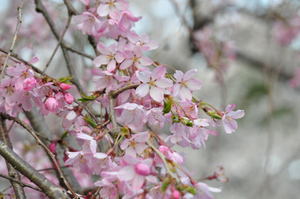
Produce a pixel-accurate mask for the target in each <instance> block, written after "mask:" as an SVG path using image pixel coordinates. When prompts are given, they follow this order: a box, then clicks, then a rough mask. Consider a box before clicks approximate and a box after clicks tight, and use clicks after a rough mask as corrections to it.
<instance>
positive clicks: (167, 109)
mask: <svg viewBox="0 0 300 199" xmlns="http://www.w3.org/2000/svg"><path fill="white" fill-rule="evenodd" d="M172 104H173V102H172V100H171V99H166V100H165V101H164V109H163V113H164V114H167V113H169V112H170V111H171V109H172Z"/></svg>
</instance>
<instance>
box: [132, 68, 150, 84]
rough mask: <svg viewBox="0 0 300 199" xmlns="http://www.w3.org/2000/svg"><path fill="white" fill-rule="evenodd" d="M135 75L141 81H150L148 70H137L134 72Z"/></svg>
mask: <svg viewBox="0 0 300 199" xmlns="http://www.w3.org/2000/svg"><path fill="white" fill-rule="evenodd" d="M136 76H137V78H138V79H139V80H140V81H141V82H143V83H147V82H149V81H150V77H151V73H150V72H149V71H142V72H141V71H139V72H136Z"/></svg>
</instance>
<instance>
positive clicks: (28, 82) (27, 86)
mask: <svg viewBox="0 0 300 199" xmlns="http://www.w3.org/2000/svg"><path fill="white" fill-rule="evenodd" d="M35 86H36V80H35V78H34V77H30V78H26V79H25V80H24V82H23V89H24V90H25V91H30V90H31V89H33V88H34V87H35Z"/></svg>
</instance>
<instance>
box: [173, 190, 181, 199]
mask: <svg viewBox="0 0 300 199" xmlns="http://www.w3.org/2000/svg"><path fill="white" fill-rule="evenodd" d="M172 199H180V192H179V191H178V190H176V189H175V190H174V191H173V193H172Z"/></svg>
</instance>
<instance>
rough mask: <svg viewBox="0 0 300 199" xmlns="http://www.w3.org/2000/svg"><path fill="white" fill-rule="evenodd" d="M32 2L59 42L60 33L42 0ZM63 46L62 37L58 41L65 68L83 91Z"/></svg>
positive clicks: (81, 90)
mask: <svg viewBox="0 0 300 199" xmlns="http://www.w3.org/2000/svg"><path fill="white" fill-rule="evenodd" d="M34 2H35V6H36V11H37V12H39V13H41V14H42V15H43V16H44V18H45V20H46V22H47V23H48V25H49V27H50V30H51V32H52V33H53V35H54V37H55V38H56V40H57V41H58V42H59V41H60V35H59V33H58V31H57V30H56V28H55V25H54V22H53V20H52V19H51V17H50V15H49V13H48V12H47V10H46V8H45V7H44V5H43V4H42V2H41V1H40V0H34ZM65 46H66V45H65V43H64V41H63V39H62V40H61V42H60V47H61V49H62V53H63V56H64V58H65V62H66V66H67V69H68V71H69V74H70V75H71V76H72V77H73V83H74V84H75V86H76V87H77V88H78V90H79V92H80V93H84V90H83V88H82V87H81V85H80V83H79V79H78V77H77V75H76V72H75V69H74V67H73V66H72V65H71V59H70V55H69V53H68V50H67V49H66V47H65Z"/></svg>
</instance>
